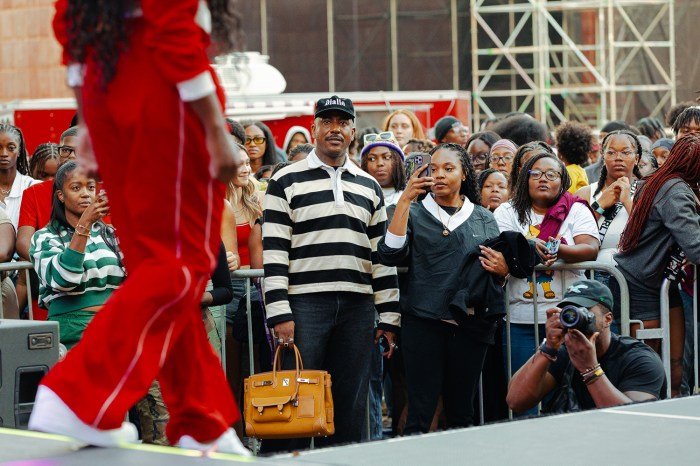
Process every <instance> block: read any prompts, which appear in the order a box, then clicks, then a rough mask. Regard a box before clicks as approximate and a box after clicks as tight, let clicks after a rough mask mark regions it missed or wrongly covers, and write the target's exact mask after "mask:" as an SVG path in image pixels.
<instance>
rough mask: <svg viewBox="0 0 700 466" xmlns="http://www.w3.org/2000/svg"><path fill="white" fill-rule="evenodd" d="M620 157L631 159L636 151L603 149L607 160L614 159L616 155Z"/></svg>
mask: <svg viewBox="0 0 700 466" xmlns="http://www.w3.org/2000/svg"><path fill="white" fill-rule="evenodd" d="M618 155H619V156H620V157H622V158H623V159H632V158H634V157H636V156H637V153H636V152H635V151H633V150H625V151H622V152H619V151H616V150H606V151H605V158H606V159H608V160H615V159H616V158H617V156H618Z"/></svg>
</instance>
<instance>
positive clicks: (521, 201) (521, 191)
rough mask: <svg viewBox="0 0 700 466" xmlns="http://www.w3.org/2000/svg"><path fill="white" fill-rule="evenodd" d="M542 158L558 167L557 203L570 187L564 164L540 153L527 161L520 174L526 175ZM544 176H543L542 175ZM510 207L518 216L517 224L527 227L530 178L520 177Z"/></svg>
mask: <svg viewBox="0 0 700 466" xmlns="http://www.w3.org/2000/svg"><path fill="white" fill-rule="evenodd" d="M544 158H551V159H552V160H554V161H555V162H556V164H557V165H558V166H559V174H560V175H561V186H560V187H559V193H558V194H557V199H556V200H555V202H557V201H559V199H560V198H561V196H562V195H563V194H564V193H565V192H566V191H568V190H569V187H570V186H571V177H570V176H569V172H568V170H567V169H566V167H565V166H564V163H563V162H562V161H561V160H559V159H558V158H557V157H556V156H553V155H552V154H550V153H547V152H540V153H539V154H537V155H535V156H534V157H532V158H531V159H530V160H528V161H527V163H526V164H525V166H524V167H523V170H522V172H523V173H528V172H529V171H530V170H532V167H533V166H534V165H535V163H537V161H538V160H541V159H544ZM543 176H544V175H543ZM511 205H512V206H513V209H515V212H516V213H517V214H518V222H519V223H520V225H527V224H528V223H529V222H530V220H531V219H530V210H531V209H532V199H531V198H530V176H521V177H520V178H519V179H518V182H517V184H516V185H515V191H513V195H512V198H511Z"/></svg>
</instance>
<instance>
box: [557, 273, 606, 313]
mask: <svg viewBox="0 0 700 466" xmlns="http://www.w3.org/2000/svg"><path fill="white" fill-rule="evenodd" d="M567 304H574V305H576V306H583V307H585V308H591V307H593V306H595V305H596V304H602V305H603V306H605V307H607V308H608V309H609V310H611V311H612V309H613V297H612V293H611V292H610V289H609V288H608V287H607V286H605V285H603V284H602V283H600V282H597V281H595V280H579V281H577V282H575V283H573V284H572V285H571V286H569V287H568V288H567V289H566V293H565V294H564V300H563V301H562V302H560V303H559V304H557V307H559V308H562V307H564V306H566V305H567Z"/></svg>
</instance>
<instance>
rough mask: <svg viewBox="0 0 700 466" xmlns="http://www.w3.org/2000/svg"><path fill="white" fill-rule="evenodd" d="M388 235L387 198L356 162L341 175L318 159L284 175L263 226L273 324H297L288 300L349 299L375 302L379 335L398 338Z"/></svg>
mask: <svg viewBox="0 0 700 466" xmlns="http://www.w3.org/2000/svg"><path fill="white" fill-rule="evenodd" d="M385 230H386V211H385V209H384V197H383V193H382V190H381V188H380V186H379V184H378V183H377V182H376V181H375V180H374V178H372V177H371V176H370V175H368V174H367V173H365V172H364V171H362V170H361V169H360V168H358V167H357V166H356V165H354V164H353V163H352V162H351V161H350V160H346V162H345V164H344V165H343V166H342V167H337V168H334V167H330V166H328V165H325V164H324V163H322V162H321V160H320V159H319V158H318V156H317V155H316V153H315V151H312V152H311V153H310V154H309V155H308V157H307V158H306V159H304V160H302V161H299V162H296V163H293V164H292V165H290V166H288V167H285V168H284V169H282V170H280V171H279V172H277V173H276V174H275V176H273V177H272V178H271V179H270V181H269V183H268V187H267V194H266V195H265V210H264V222H263V258H264V267H265V303H266V309H267V320H268V324H269V325H270V326H273V325H276V324H278V323H280V322H285V321H288V320H293V315H292V309H291V308H290V306H289V299H288V296H289V295H295V294H305V293H320V292H326V291H333V292H339V291H340V292H342V291H345V292H353V293H362V294H373V295H374V304H375V307H376V308H377V311H378V312H379V321H380V323H379V326H380V328H381V327H383V328H385V329H387V330H396V327H398V326H399V325H400V323H401V316H400V314H399V290H398V280H397V276H396V268H395V267H387V266H384V265H382V264H380V263H379V260H378V257H377V244H378V242H379V240H380V238H382V236H383V235H384V232H385Z"/></svg>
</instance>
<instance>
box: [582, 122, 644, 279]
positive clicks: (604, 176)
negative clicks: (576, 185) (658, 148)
mask: <svg viewBox="0 0 700 466" xmlns="http://www.w3.org/2000/svg"><path fill="white" fill-rule="evenodd" d="M601 146H602V150H601V156H602V157H603V168H602V169H601V172H600V179H599V180H598V181H596V182H595V183H593V184H591V185H590V186H584V187H583V188H581V189H579V190H578V191H577V192H576V195H577V196H579V197H581V198H582V199H585V200H586V201H588V203H589V204H590V206H591V208H592V209H593V211H594V215H595V217H596V220H597V222H598V234H599V238H600V241H601V245H600V252H598V258H597V260H598V262H602V263H605V264H608V265H615V261H614V260H613V255H614V254H617V245H618V243H619V242H620V236H621V235H622V230H624V229H625V225H627V219H628V218H629V214H630V212H632V199H633V198H634V193H635V188H636V185H637V180H638V179H639V178H641V173H639V168H638V167H637V164H638V163H639V161H640V158H641V156H642V145H641V144H640V143H639V140H638V139H637V136H635V135H634V133H632V132H630V131H627V130H622V131H613V132H611V133H608V134H607V135H606V136H605V139H603V142H602V144H601ZM596 279H597V280H599V281H601V282H602V283H604V284H605V285H608V281H609V275H608V274H603V273H596Z"/></svg>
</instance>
